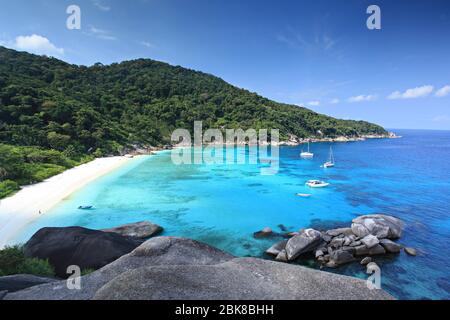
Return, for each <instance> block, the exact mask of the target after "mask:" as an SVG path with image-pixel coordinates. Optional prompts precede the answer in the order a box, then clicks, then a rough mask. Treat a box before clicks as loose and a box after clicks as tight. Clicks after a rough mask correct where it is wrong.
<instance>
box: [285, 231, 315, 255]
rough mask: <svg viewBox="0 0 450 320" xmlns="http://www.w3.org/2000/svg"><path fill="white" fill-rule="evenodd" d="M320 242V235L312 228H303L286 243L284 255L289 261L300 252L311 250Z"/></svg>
mask: <svg viewBox="0 0 450 320" xmlns="http://www.w3.org/2000/svg"><path fill="white" fill-rule="evenodd" d="M321 242H322V235H321V233H320V232H319V231H317V230H314V229H306V230H303V231H302V232H301V233H300V234H299V235H296V236H294V237H292V238H291V239H289V240H288V242H287V243H286V248H285V250H286V256H287V259H288V260H289V261H293V260H295V259H296V258H298V257H299V256H300V255H301V254H303V253H306V252H311V251H313V250H314V249H316V248H317V247H318V246H319V245H320V244H321Z"/></svg>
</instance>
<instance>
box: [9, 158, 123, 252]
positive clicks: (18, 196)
mask: <svg viewBox="0 0 450 320" xmlns="http://www.w3.org/2000/svg"><path fill="white" fill-rule="evenodd" d="M131 160H132V158H131V157H127V156H117V157H107V158H98V159H95V160H93V161H91V162H88V163H85V164H82V165H80V166H77V167H75V168H72V169H69V170H66V171H64V172H62V173H60V174H58V175H56V176H53V177H50V178H49V179H47V180H45V181H43V182H40V183H37V184H33V185H29V186H25V187H23V188H22V189H21V190H20V191H19V192H17V193H15V194H14V195H12V196H10V197H8V198H5V199H2V200H0V248H2V247H4V246H5V245H7V244H8V242H9V241H11V240H12V238H13V237H14V236H15V235H16V234H17V233H18V232H19V231H20V230H22V229H23V228H24V227H25V226H26V225H28V224H29V223H31V222H33V221H34V220H36V219H37V218H39V216H40V215H41V214H42V215H44V214H46V213H47V212H48V211H49V210H50V209H52V208H53V207H54V206H55V205H57V204H58V203H59V202H61V201H62V200H64V198H66V197H68V196H70V195H71V194H72V193H74V192H75V191H77V190H79V189H81V188H82V187H84V186H85V185H87V184H88V183H90V182H92V181H94V180H96V179H98V178H100V177H101V176H103V175H105V174H108V173H110V172H112V171H114V170H115V169H117V168H119V167H121V166H123V165H124V164H126V163H128V162H129V161H131Z"/></svg>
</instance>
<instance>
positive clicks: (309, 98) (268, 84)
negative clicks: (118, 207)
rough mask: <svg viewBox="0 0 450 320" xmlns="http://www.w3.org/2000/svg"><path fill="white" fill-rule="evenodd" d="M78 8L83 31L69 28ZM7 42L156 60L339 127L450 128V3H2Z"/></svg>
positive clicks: (88, 57) (84, 56) (99, 57)
mask: <svg viewBox="0 0 450 320" xmlns="http://www.w3.org/2000/svg"><path fill="white" fill-rule="evenodd" d="M71 4H76V5H78V6H79V7H80V8H81V14H82V16H81V30H68V29H67V28H66V19H67V17H68V15H67V14H66V8H67V6H68V5H71ZM371 4H376V5H378V6H379V7H380V8H381V21H382V22H381V23H382V25H381V27H382V29H381V30H369V29H368V28H367V27H366V20H367V18H368V17H369V15H368V14H367V13H366V9H367V7H368V6H369V5H371ZM0 44H1V45H4V46H8V47H11V48H15V49H19V50H24V51H30V52H35V53H39V54H47V55H53V56H56V57H58V58H61V59H63V60H65V61H68V62H71V63H75V64H84V65H91V64H93V63H95V62H102V63H104V64H108V63H111V62H120V61H123V60H129V59H134V58H152V59H156V60H161V61H166V62H168V63H171V64H174V65H181V66H184V67H189V68H193V69H197V70H201V71H204V72H208V73H211V74H214V75H217V76H219V77H221V78H223V79H225V80H226V81H228V82H230V83H232V84H234V85H236V86H239V87H243V88H246V89H249V90H251V91H254V92H257V93H259V94H261V95H263V96H266V97H268V98H271V99H274V100H276V101H279V102H286V103H292V104H298V105H304V106H306V107H308V108H311V109H313V110H315V111H318V112H321V113H325V114H328V115H332V116H336V117H339V118H346V119H363V120H368V121H372V122H376V123H379V124H381V125H383V126H385V127H388V128H428V129H450V58H449V57H450V1H447V0H427V1H425V0H421V1H414V0H395V1H385V0H371V1H365V0H328V1H325V0H314V1H306V0H305V1H301V0H289V1H288V0H284V1H283V0H278V1H275V0H273V1H263V0H128V1H120V0H70V1H65V0H63V1H62V0H33V1H29V0H14V1H12V0H8V1H7V0H0Z"/></svg>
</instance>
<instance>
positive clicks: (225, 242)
mask: <svg viewBox="0 0 450 320" xmlns="http://www.w3.org/2000/svg"><path fill="white" fill-rule="evenodd" d="M395 132H397V133H398V134H399V135H402V136H403V138H401V139H391V140H389V139H386V140H368V141H364V142H351V143H334V144H332V146H333V150H334V155H335V158H336V163H337V166H336V167H335V168H332V169H322V168H320V165H321V164H322V163H323V162H325V161H326V159H327V157H328V151H329V148H330V144H329V143H314V144H311V149H312V151H313V152H314V153H315V158H314V159H313V160H301V159H300V158H299V153H300V151H301V146H298V147H282V148H281V149H280V170H279V172H278V174H276V175H261V174H260V167H261V166H266V165H267V164H266V161H265V160H267V159H260V160H261V161H259V163H260V164H221V165H220V164H216V165H174V164H173V163H172V161H171V156H170V152H162V153H159V154H158V155H155V156H146V157H141V158H138V159H135V160H133V161H131V162H130V163H129V164H127V165H125V166H124V167H121V168H120V169H118V170H116V171H114V172H113V173H111V174H109V175H107V176H104V177H102V178H100V179H98V180H96V181H95V182H93V183H90V184H89V185H88V186H86V187H85V188H83V189H82V190H80V191H79V192H77V193H75V194H73V195H72V196H71V197H69V198H67V199H65V200H64V201H63V202H62V203H61V204H60V205H59V206H57V207H56V208H54V209H53V210H52V212H48V213H46V214H45V215H43V216H42V217H41V218H40V219H39V220H38V221H36V222H35V223H33V224H32V225H30V226H29V227H27V229H26V230H24V232H23V233H22V234H21V235H20V237H19V238H18V239H17V241H22V242H23V241H25V240H27V239H28V238H29V237H30V236H31V235H32V234H33V233H34V232H35V231H36V230H38V229H39V228H41V227H44V226H70V225H78V226H84V227H88V228H107V227H114V226H118V225H121V224H125V223H130V222H136V221H141V220H150V221H152V222H154V223H157V224H160V225H161V226H163V227H164V228H165V231H164V235H172V236H181V237H189V238H193V239H197V240H201V241H204V242H207V243H209V244H211V245H214V246H216V247H218V248H221V249H223V250H225V251H228V252H230V253H232V254H234V255H237V256H263V252H264V250H265V249H267V248H268V247H269V246H270V245H271V244H272V243H273V242H275V241H276V239H272V240H257V239H254V238H253V237H252V234H253V232H255V231H258V230H260V229H262V228H264V227H267V226H268V227H271V228H272V229H273V230H275V231H280V230H279V227H278V225H280V224H282V225H284V226H286V227H288V228H289V230H291V231H297V230H299V229H301V228H306V227H315V228H323V229H326V228H332V227H337V226H348V225H349V224H350V223H351V220H352V219H353V218H354V217H356V216H358V215H361V214H369V213H377V212H381V213H386V214H390V215H394V216H397V217H399V218H401V219H403V220H404V221H405V222H406V223H407V227H406V230H405V232H404V235H403V237H402V238H401V239H400V241H399V242H400V243H402V244H405V245H408V246H411V247H414V248H417V249H418V250H419V255H418V256H417V257H409V256H406V254H404V253H403V252H402V253H401V254H400V255H396V256H392V257H386V258H376V259H375V261H376V262H377V263H378V264H379V265H380V266H381V276H382V287H383V288H384V289H385V290H387V291H388V292H390V293H391V294H393V295H394V296H396V297H397V298H401V299H449V298H450V280H449V274H450V249H449V248H450V247H449V243H450V170H449V160H450V132H449V131H419V130H414V131H411V130H395ZM197 152H198V151H197ZM236 152H237V153H246V152H248V150H247V149H245V148H238V149H236ZM315 178H318V179H324V180H326V181H328V182H330V183H331V185H330V187H328V188H326V189H315V190H311V189H309V188H307V187H305V181H306V180H308V179H315ZM296 193H312V197H310V198H301V197H297V196H296ZM79 205H94V206H95V209H94V210H90V211H83V210H77V207H78V206H79ZM302 264H306V265H308V266H311V267H317V266H316V265H315V264H314V262H313V261H312V260H311V261H303V262H302ZM330 271H332V272H338V273H343V274H348V275H353V276H357V277H361V278H366V277H367V275H366V274H365V269H364V268H363V267H362V266H360V265H359V264H353V265H349V266H344V267H341V268H340V269H337V270H330Z"/></svg>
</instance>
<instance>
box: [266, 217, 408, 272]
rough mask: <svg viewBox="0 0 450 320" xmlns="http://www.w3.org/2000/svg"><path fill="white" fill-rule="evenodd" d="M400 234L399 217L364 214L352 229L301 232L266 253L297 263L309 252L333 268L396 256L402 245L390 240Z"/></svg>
mask: <svg viewBox="0 0 450 320" xmlns="http://www.w3.org/2000/svg"><path fill="white" fill-rule="evenodd" d="M402 231H403V222H402V221H401V220H400V219H398V218H395V217H391V216H388V215H382V214H373V215H366V216H361V217H358V218H356V219H354V220H353V223H352V226H351V228H338V229H331V230H327V231H322V232H319V231H317V230H314V229H307V230H304V231H301V232H300V233H299V234H298V235H294V236H292V238H290V239H289V240H288V241H287V243H286V246H285V247H283V243H284V242H280V243H277V244H276V245H274V246H272V247H271V248H270V249H269V250H268V251H270V252H273V255H275V253H277V255H276V258H275V259H276V260H277V261H282V262H290V261H293V260H296V259H297V258H299V257H300V256H301V255H302V254H304V253H308V252H311V251H312V252H314V256H315V258H316V260H317V261H318V262H319V263H320V264H321V265H322V266H327V267H330V268H336V267H338V266H340V265H342V264H346V263H350V262H353V261H356V260H357V259H356V258H357V257H361V256H376V255H383V254H386V253H394V254H398V253H399V252H400V249H401V246H400V245H399V244H397V243H395V242H393V241H391V240H389V239H397V238H398V237H400V236H401V234H402ZM275 249H276V250H275ZM364 260H366V261H368V260H369V259H364ZM366 261H364V262H365V263H366ZM369 262H370V261H369ZM369 262H367V263H369Z"/></svg>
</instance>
